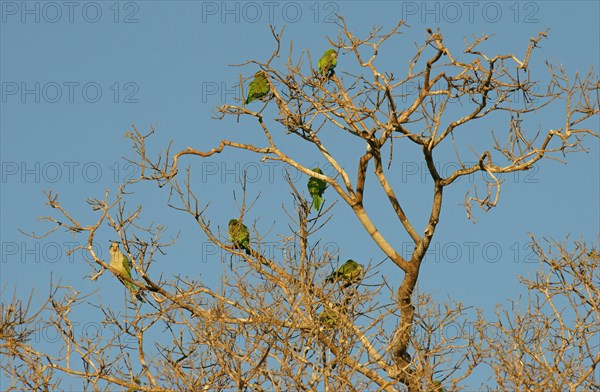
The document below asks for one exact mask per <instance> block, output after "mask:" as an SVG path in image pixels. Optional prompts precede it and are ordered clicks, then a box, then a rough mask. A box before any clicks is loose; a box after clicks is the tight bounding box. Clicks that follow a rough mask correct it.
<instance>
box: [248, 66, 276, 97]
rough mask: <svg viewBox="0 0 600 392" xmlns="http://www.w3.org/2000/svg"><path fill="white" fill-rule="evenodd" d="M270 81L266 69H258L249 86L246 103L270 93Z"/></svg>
mask: <svg viewBox="0 0 600 392" xmlns="http://www.w3.org/2000/svg"><path fill="white" fill-rule="evenodd" d="M270 89H271V88H270V86H269V82H268V81H267V77H266V76H265V73H264V71H258V72H257V73H255V74H254V80H253V81H252V82H250V86H249V87H248V98H247V99H246V105H248V104H249V103H250V102H252V101H254V100H255V99H262V98H264V97H266V96H267V94H269V90H270Z"/></svg>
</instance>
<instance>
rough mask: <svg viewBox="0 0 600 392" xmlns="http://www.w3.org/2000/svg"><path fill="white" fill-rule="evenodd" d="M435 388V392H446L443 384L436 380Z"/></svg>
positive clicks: (434, 382)
mask: <svg viewBox="0 0 600 392" xmlns="http://www.w3.org/2000/svg"><path fill="white" fill-rule="evenodd" d="M433 386H434V387H435V389H434V392H446V390H445V389H444V387H442V382H441V381H440V380H434V381H433Z"/></svg>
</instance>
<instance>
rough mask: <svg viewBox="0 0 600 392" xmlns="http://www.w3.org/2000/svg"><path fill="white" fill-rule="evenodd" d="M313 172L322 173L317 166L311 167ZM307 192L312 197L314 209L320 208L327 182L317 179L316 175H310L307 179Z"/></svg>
mask: <svg viewBox="0 0 600 392" xmlns="http://www.w3.org/2000/svg"><path fill="white" fill-rule="evenodd" d="M312 171H314V172H315V173H319V174H323V171H322V170H321V169H319V168H318V167H315V168H313V169H312ZM307 187H308V192H309V193H310V196H311V197H312V206H313V207H314V209H315V210H316V211H319V210H320V209H321V203H323V193H325V188H327V183H326V182H325V181H323V180H319V179H318V178H316V177H311V178H309V179H308V184H307Z"/></svg>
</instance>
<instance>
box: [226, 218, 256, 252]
mask: <svg viewBox="0 0 600 392" xmlns="http://www.w3.org/2000/svg"><path fill="white" fill-rule="evenodd" d="M229 238H230V239H231V241H232V242H233V246H235V247H236V249H244V250H245V251H246V254H251V252H250V232H249V231H248V227H246V225H245V224H243V223H241V222H239V221H238V220H237V219H232V220H230V221H229Z"/></svg>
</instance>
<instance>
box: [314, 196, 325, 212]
mask: <svg viewBox="0 0 600 392" xmlns="http://www.w3.org/2000/svg"><path fill="white" fill-rule="evenodd" d="M322 202H323V198H322V197H321V196H319V195H315V196H313V201H312V205H313V207H314V209H315V211H319V210H320V209H321V203H322Z"/></svg>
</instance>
